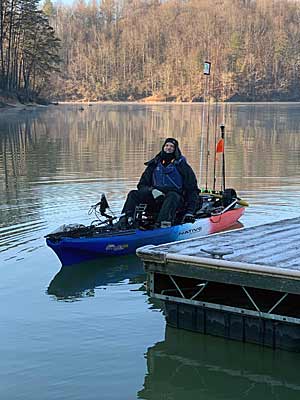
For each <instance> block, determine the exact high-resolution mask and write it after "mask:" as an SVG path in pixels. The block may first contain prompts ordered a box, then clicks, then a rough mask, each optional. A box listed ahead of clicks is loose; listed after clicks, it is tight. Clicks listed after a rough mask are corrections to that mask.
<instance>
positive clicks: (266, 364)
mask: <svg viewBox="0 0 300 400" xmlns="http://www.w3.org/2000/svg"><path fill="white" fill-rule="evenodd" d="M146 359H147V370H148V371H147V375H146V376H145V381H144V386H143V388H142V389H141V390H140V391H139V392H138V398H139V399H147V400H154V399H155V400H157V399H172V400H175V399H178V400H182V399H187V400H188V399H190V400H195V399H197V398H201V399H202V398H203V399H205V400H209V399H212V400H215V399H238V400H239V399H242V398H243V399H249V400H250V399H251V400H252V399H257V400H259V399H261V400H262V399H263V400H267V399H270V400H271V399H284V398H286V399H289V400H292V399H295V400H296V399H299V396H300V384H299V376H298V375H299V374H298V365H299V361H300V355H298V354H294V353H288V352H283V351H276V352H274V351H272V350H270V349H267V348H261V347H259V346H254V345H249V344H242V343H239V342H234V341H226V340H224V339H221V338H214V337H210V336H205V335H201V334H196V333H192V332H187V331H183V330H177V329H174V328H170V327H167V328H166V334H165V340H164V341H163V342H159V343H156V344H155V345H154V346H153V347H150V348H149V349H148V350H147V353H146Z"/></svg>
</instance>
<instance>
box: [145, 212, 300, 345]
mask: <svg viewBox="0 0 300 400" xmlns="http://www.w3.org/2000/svg"><path fill="white" fill-rule="evenodd" d="M137 255H138V256H139V257H141V258H142V259H143V261H144V267H145V270H146V272H147V281H148V291H149V294H150V296H151V297H154V298H158V299H161V300H163V301H164V303H165V311H166V320H167V323H168V324H169V325H171V326H175V327H177V328H183V329H189V330H193V331H197V332H201V333H207V334H213V335H218V336H224V337H228V338H231V339H236V340H242V341H246V342H252V343H259V344H262V345H266V346H271V347H273V348H274V349H275V348H281V349H287V350H293V351H300V259H299V256H300V218H293V219H288V220H283V221H278V222H275V223H270V224H266V225H260V226H257V227H252V228H247V229H239V230H234V231H229V232H226V233H218V234H214V235H210V236H206V237H201V238H197V239H191V240H185V241H181V242H174V243H169V244H164V245H160V246H146V247H142V248H140V249H138V250H137Z"/></svg>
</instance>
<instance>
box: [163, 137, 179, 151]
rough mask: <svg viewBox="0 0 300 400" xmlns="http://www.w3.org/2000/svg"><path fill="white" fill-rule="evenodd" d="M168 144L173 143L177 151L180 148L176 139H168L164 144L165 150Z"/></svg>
mask: <svg viewBox="0 0 300 400" xmlns="http://www.w3.org/2000/svg"><path fill="white" fill-rule="evenodd" d="M166 143H172V144H173V145H174V146H175V150H176V149H177V148H178V141H177V140H176V139H174V138H167V139H166V140H165V142H164V144H163V148H164V147H165V145H166Z"/></svg>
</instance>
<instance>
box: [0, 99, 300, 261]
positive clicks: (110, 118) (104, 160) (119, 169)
mask: <svg viewBox="0 0 300 400" xmlns="http://www.w3.org/2000/svg"><path fill="white" fill-rule="evenodd" d="M205 107H206V106H205ZM202 108H203V105H202V104H184V105H174V104H164V105H144V104H103V105H102V104H100V105H97V106H96V105H95V106H93V107H84V110H83V111H80V106H78V105H62V106H57V107H55V106H53V107H49V108H48V109H43V110H39V111H36V112H31V113H22V114H21V115H20V116H18V118H16V117H14V118H12V117H8V118H3V115H2V116H1V115H0V204H1V210H0V211H1V213H0V233H1V239H0V247H1V250H0V251H1V252H8V253H9V254H8V255H5V259H11V258H14V257H16V253H17V252H18V251H22V252H24V251H25V252H26V251H32V250H34V249H36V248H38V247H41V246H42V245H43V242H42V241H41V239H40V238H41V237H42V236H43V235H44V234H46V233H48V232H49V231H51V230H53V229H55V228H56V227H57V226H59V225H62V224H63V223H76V222H81V223H87V222H88V218H87V211H88V209H89V207H90V205H91V204H94V203H95V202H96V201H97V200H98V198H99V195H100V193H101V192H106V194H107V196H108V198H109V201H110V204H111V206H112V208H113V209H114V210H116V211H119V210H120V208H121V206H122V203H123V201H124V198H125V195H126V193H127V192H128V191H129V190H130V189H131V188H133V187H134V186H135V184H136V182H137V180H138V178H139V176H140V174H141V172H142V170H143V168H144V161H145V160H147V159H149V158H150V157H152V156H153V154H155V153H156V152H158V150H159V148H160V145H161V143H162V141H163V139H164V138H165V137H166V136H175V137H177V138H178V140H179V142H180V146H181V148H182V151H183V153H184V154H185V155H186V156H187V159H188V161H189V163H190V164H191V166H192V167H193V169H194V170H195V171H196V172H198V171H199V162H200V155H199V152H200V136H201V133H203V134H204V135H203V136H204V141H205V138H206V129H205V123H203V121H202V120H201V118H202ZM299 111H300V105H299V104H252V105H249V104H247V105H245V104H226V105H212V106H211V107H210V113H211V115H210V127H209V132H210V133H211V136H212V137H211V140H210V143H209V146H210V149H211V154H213V147H214V141H213V137H214V133H215V132H216V130H218V125H219V123H221V122H224V121H225V124H226V131H227V139H226V143H227V144H226V168H227V186H228V187H234V188H235V189H236V190H237V191H238V192H239V193H240V194H242V195H244V196H245V194H246V196H247V195H248V196H250V197H251V199H252V200H253V201H254V202H259V201H260V199H262V198H263V203H264V207H263V208H262V209H261V210H259V211H258V213H264V212H266V207H265V204H268V203H269V204H270V203H271V204H272V202H273V201H274V199H275V200H276V199H279V198H280V202H279V203H280V204H278V208H280V209H281V210H282V209H283V208H284V207H289V208H288V210H287V213H286V214H285V217H288V216H289V215H287V214H289V213H290V212H294V210H295V209H294V206H295V203H296V201H298V202H299V172H298V171H299V170H300V128H299V127H300V112H299ZM212 158H213V157H212V156H211V157H210V158H209V163H210V165H209V168H208V174H209V179H208V184H209V185H211V182H210V180H212V165H211V164H212V161H213V160H212ZM205 160H206V158H205V157H204V160H203V161H205ZM203 170H205V165H204V166H203ZM217 171H218V173H217V175H218V176H219V177H220V164H217ZM219 177H218V179H217V186H218V185H220V178H219ZM210 178H211V179H210ZM203 183H204V177H202V179H201V181H200V182H199V185H200V186H203ZM278 201H279V200H276V202H278ZM252 205H253V204H252ZM256 211H257V210H255V209H254V213H256ZM250 212H251V210H250ZM276 212H277V210H276ZM273 215H274V212H273ZM291 216H294V215H291ZM268 217H269V216H268ZM280 217H281V215H278V217H277V218H275V219H280ZM9 250H11V254H10V252H9ZM15 250H17V251H15Z"/></svg>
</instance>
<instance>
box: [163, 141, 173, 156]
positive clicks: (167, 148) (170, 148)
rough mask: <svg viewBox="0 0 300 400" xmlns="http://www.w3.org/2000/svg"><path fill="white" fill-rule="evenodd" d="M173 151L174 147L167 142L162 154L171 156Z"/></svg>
mask: <svg viewBox="0 0 300 400" xmlns="http://www.w3.org/2000/svg"><path fill="white" fill-rule="evenodd" d="M174 151H175V146H174V144H173V143H171V142H167V143H166V144H165V145H164V152H165V153H168V154H171V153H174Z"/></svg>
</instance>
